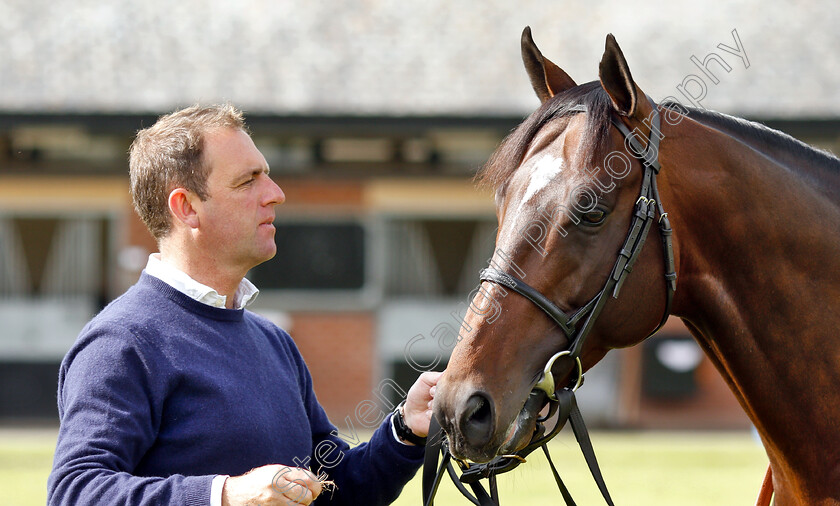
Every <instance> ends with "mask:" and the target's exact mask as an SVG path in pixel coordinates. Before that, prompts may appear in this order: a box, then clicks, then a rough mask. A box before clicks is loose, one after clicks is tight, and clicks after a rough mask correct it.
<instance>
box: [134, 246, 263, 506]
mask: <svg viewBox="0 0 840 506" xmlns="http://www.w3.org/2000/svg"><path fill="white" fill-rule="evenodd" d="M146 274H148V275H149V276H154V277H156V278H158V279H159V280H161V281H163V282H164V283H166V284H167V285H169V286H171V287H172V288H174V289H176V290H178V291H179V292H181V293H183V294H184V295H186V296H188V297H190V298H192V299H195V300H197V301H198V302H201V303H202V304H207V305H208V306H213V307H218V308H223V307H225V304H226V303H227V296H226V295H220V294H219V292H217V291H216V290H215V289H213V288H210V287H209V286H207V285H204V284H201V283H199V282H198V281H196V280H194V279H193V278H191V277H190V276H189V275H188V274H187V273H186V272H184V271H182V270H181V269H179V268H177V267H175V266H174V265H172V264H170V263H167V262H164V261H163V260H161V258H160V253H152V254H151V255H149V261H148V262H147V263H146ZM259 293H260V291H259V290H258V289H257V287H256V286H254V284H253V283H251V282H250V281H248V280H247V279H245V278H242V281H240V282H239V286H238V287H237V288H236V293H234V294H233V308H234V309H242V308H244V307H245V306H247V305H248V304H250V303H252V302H254V300H255V299H256V298H257V295H259ZM228 477H229V476H227V475H224V474H220V475H218V476H216V477H215V478H213V481H212V483H211V485H210V506H222V490H223V488H224V486H225V481H226V480H227V479H228Z"/></svg>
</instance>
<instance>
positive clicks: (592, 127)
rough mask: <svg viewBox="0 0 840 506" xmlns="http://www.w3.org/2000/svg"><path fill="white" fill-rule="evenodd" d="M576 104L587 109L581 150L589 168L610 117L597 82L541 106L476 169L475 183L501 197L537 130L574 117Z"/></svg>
mask: <svg viewBox="0 0 840 506" xmlns="http://www.w3.org/2000/svg"><path fill="white" fill-rule="evenodd" d="M576 105H583V106H586V109H587V113H586V114H587V119H586V126H585V131H584V135H583V138H584V141H583V146H582V148H583V150H584V151H585V153H586V159H585V162H584V163H586V164H588V165H592V163H593V162H594V161H595V155H596V154H597V153H599V152H601V151H602V150H603V148H604V145H605V142H606V139H607V136H608V132H609V125H610V119H611V117H612V114H613V112H612V105H611V103H610V99H609V96H608V95H607V93H606V92H605V91H604V89H603V88H602V87H601V84H600V83H599V82H598V81H592V82H589V83H586V84H582V85H580V86H577V87H575V88H572V89H570V90H567V91H565V92H563V93H560V94H557V95H555V96H554V97H552V98H551V99H550V100H547V101H546V102H545V103H543V104H542V105H541V106H540V108H539V109H537V110H536V111H534V112H533V113H532V114H531V115H530V116H528V118H526V119H525V121H523V122H522V123H521V124H520V125H519V126H518V127H516V128H515V129H514V130H513V131H512V132H511V133H510V134H509V135H508V136H507V137H506V138H505V139H504V140H503V141H502V143H501V144H500V145H499V147H498V148H496V151H495V152H494V153H493V155H492V156H491V157H490V159H489V160H488V161H487V163H486V164H484V166H483V167H482V168H481V170H479V172H478V174H477V175H476V180H477V181H478V182H479V183H480V184H481V185H483V186H489V187H491V188H493V189H494V190H496V191H497V193H498V194H499V195H504V193H505V190H506V187H507V183H508V182H509V181H510V179H511V178H512V176H513V174H514V172H516V169H517V168H518V167H519V165H520V164H521V163H522V158H523V157H524V156H525V153H526V152H527V150H528V147H529V146H530V145H531V142H532V141H533V140H534V138H535V137H536V136H537V133H538V132H539V131H540V129H542V128H543V127H544V126H545V125H546V123H548V122H549V121H550V120H552V119H555V118H561V117H564V116H569V115H571V114H576V113H577V111H575V110H574V109H573V108H574V106H576Z"/></svg>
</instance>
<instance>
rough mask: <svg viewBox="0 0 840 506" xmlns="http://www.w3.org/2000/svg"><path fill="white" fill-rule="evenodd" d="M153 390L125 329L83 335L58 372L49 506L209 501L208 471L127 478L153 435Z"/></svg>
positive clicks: (150, 368) (148, 366) (149, 371)
mask: <svg viewBox="0 0 840 506" xmlns="http://www.w3.org/2000/svg"><path fill="white" fill-rule="evenodd" d="M160 390H161V388H160V387H159V386H158V385H156V384H155V371H154V364H153V361H151V360H149V359H148V358H147V357H144V355H143V352H142V349H141V347H140V346H139V344H138V340H137V339H136V338H135V337H134V336H133V335H132V334H131V333H130V332H128V331H125V330H121V329H114V328H111V329H107V330H98V331H91V330H88V331H87V332H86V333H85V332H83V335H82V337H81V338H80V340H79V341H78V344H77V345H76V346H75V347H74V349H73V350H71V352H70V353H68V355H67V357H66V358H65V359H64V361H63V362H62V365H61V369H60V371H59V387H58V408H59V417H60V420H61V428H60V430H59V435H58V442H57V444H56V451H55V457H54V461H53V469H52V472H51V473H50V476H49V479H48V483H47V489H48V494H47V504H48V505H49V506H59V505H68V506H69V505H83V504H96V505H169V504H171V505H176V504H177V505H188V506H197V505H201V506H207V505H208V504H209V502H210V486H211V481H212V480H213V478H214V476H183V475H172V476H169V477H166V478H161V477H143V476H136V475H134V469H135V468H136V467H137V465H138V463H139V462H140V461H141V459H142V458H143V456H144V454H145V453H146V451H147V450H148V449H149V448H150V447H151V445H152V444H153V442H154V440H155V438H156V435H157V429H158V427H159V423H160V416H161V413H160V409H161V407H162V404H163V399H162V398H161V397H162V394H161V392H160Z"/></svg>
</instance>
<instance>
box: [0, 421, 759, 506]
mask: <svg viewBox="0 0 840 506" xmlns="http://www.w3.org/2000/svg"><path fill="white" fill-rule="evenodd" d="M55 435H56V433H55V431H54V430H34V431H21V430H14V431H13V430H0V495H1V496H2V501H0V502H2V504H3V505H4V506H34V505H38V506H43V504H44V503H45V502H46V480H47V475H48V474H49V471H50V466H51V465H52V452H53V449H54V445H55ZM592 442H593V444H594V446H595V451H596V454H597V456H598V460H599V462H600V464H601V469H602V471H603V473H604V478H605V480H606V482H607V486H608V487H609V489H610V493H611V494H612V497H613V500H614V501H615V503H616V505H617V506H635V505H639V506H641V505H644V506H660V505H661V506H666V505H667V506H674V505H679V506H694V505H698V506H699V505H703V506H706V505H709V504H714V505H716V506H727V505H732V506H744V505H747V504H753V503H754V501H755V498H756V495H757V494H758V489H759V486H760V485H761V480H762V478H763V477H764V471H765V470H766V466H767V457H766V456H765V454H764V450H763V449H762V448H761V446H760V445H759V444H758V443H757V442H756V441H755V440H754V439H753V438H752V436H751V435H750V434H749V433H746V432H739V433H717V432H685V433H684V432H678V433H668V432H665V433H662V432H651V433H647V432H643V433H636V432H596V433H594V434H592ZM550 449H551V455H552V458H553V459H554V462H555V464H556V465H557V467H558V470H559V471H560V474H561V476H562V477H563V480H564V481H565V482H566V485H567V486H568V487H569V489H570V490H571V492H572V495H573V496H574V498H575V501H576V502H577V504H579V505H581V506H591V505H600V504H604V502H603V499H601V497H600V494H599V492H598V489H597V487H596V486H595V483H594V481H593V480H592V478H591V477H590V476H589V471H588V469H587V468H586V464H585V462H584V461H583V457H582V456H581V455H580V450H579V449H578V447H577V443H576V442H575V440H574V437H573V436H572V435H571V431H569V430H568V429H566V430H564V431H563V433H561V434H560V436H558V437H557V438H556V439H555V440H554V441H552V443H551V445H550ZM447 480H448V478H447ZM499 495H500V496H501V502H502V505H503V506H517V505H539V504H562V499H561V497H560V493H559V492H558V491H557V487H556V485H555V484H554V479H553V478H552V476H551V470H550V469H549V468H548V464H547V463H546V461H545V457H544V456H543V455H542V453H541V452H535V453H534V454H532V455H531V457H530V458H529V459H528V462H527V463H525V464H523V465H521V466H519V467H518V468H517V469H515V470H514V471H512V472H510V473H508V474H505V475H503V476H501V477H500V478H499ZM420 502H421V499H420V473H418V475H417V476H416V477H415V479H414V480H412V481H411V482H410V483H409V484H408V485H407V486H406V489H405V490H404V491H403V494H402V496H401V497H400V499H399V500H398V501H397V502H396V503H395V504H397V505H399V506H417V505H419V504H420ZM436 504H437V505H438V506H459V505H469V504H471V503H469V502H468V501H467V500H466V499H463V498H462V497H461V496H460V495H459V494H458V492H457V491H456V490H455V487H454V486H453V485H452V484H451V483H449V482H448V481H444V482H443V483H442V484H441V487H440V491H439V493H438V498H437V500H436Z"/></svg>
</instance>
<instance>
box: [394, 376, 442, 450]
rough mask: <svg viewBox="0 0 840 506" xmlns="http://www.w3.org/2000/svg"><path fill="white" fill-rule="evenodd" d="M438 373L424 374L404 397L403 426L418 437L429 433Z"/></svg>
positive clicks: (438, 377)
mask: <svg viewBox="0 0 840 506" xmlns="http://www.w3.org/2000/svg"><path fill="white" fill-rule="evenodd" d="M441 374H443V373H440V372H424V373H423V374H421V375H420V377H419V378H417V381H415V382H414V384H413V385H411V388H409V389H408V395H407V396H406V397H405V406H404V407H403V409H404V413H405V424H406V425H407V426H408V428H409V429H411V432H413V433H415V434H417V435H418V436H420V437H423V436H426V435H427V434H428V433H429V420H431V418H432V405H433V404H434V400H435V388H436V385H437V382H438V380H439V379H440V375H441Z"/></svg>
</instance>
